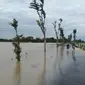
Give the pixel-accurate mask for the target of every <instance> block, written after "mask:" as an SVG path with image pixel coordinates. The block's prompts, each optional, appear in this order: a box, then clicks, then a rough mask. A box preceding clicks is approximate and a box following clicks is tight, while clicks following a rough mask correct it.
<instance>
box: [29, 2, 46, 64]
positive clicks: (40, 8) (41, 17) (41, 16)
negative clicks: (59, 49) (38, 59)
mask: <svg viewBox="0 0 85 85" xmlns="http://www.w3.org/2000/svg"><path fill="white" fill-rule="evenodd" d="M30 8H32V9H35V10H36V11H37V14H38V16H39V20H36V21H37V24H38V26H39V27H40V29H41V31H42V33H43V36H44V63H45V64H46V28H45V19H46V13H45V11H44V0H38V1H37V0H33V2H32V3H30Z"/></svg>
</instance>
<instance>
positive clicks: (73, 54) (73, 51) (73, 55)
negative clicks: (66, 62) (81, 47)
mask: <svg viewBox="0 0 85 85" xmlns="http://www.w3.org/2000/svg"><path fill="white" fill-rule="evenodd" d="M72 58H73V60H74V61H76V57H75V50H72Z"/></svg>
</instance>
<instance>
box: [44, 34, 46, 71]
mask: <svg viewBox="0 0 85 85" xmlns="http://www.w3.org/2000/svg"><path fill="white" fill-rule="evenodd" d="M44 71H46V33H44Z"/></svg>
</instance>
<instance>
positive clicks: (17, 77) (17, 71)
mask: <svg viewBox="0 0 85 85" xmlns="http://www.w3.org/2000/svg"><path fill="white" fill-rule="evenodd" d="M20 80H21V64H20V62H16V67H15V69H14V83H15V85H20Z"/></svg>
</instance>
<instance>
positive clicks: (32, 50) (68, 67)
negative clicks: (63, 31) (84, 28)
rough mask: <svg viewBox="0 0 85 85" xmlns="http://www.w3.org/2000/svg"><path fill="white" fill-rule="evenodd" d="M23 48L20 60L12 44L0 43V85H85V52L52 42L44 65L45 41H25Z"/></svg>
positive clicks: (48, 45) (48, 46)
mask: <svg viewBox="0 0 85 85" xmlns="http://www.w3.org/2000/svg"><path fill="white" fill-rule="evenodd" d="M21 47H22V50H23V52H22V54H21V57H22V58H21V62H20V63H19V62H16V59H15V54H14V53H13V46H12V44H11V43H0V48H1V49H0V85H85V53H84V51H81V50H79V49H76V50H75V51H74V50H72V49H69V50H67V49H66V47H65V46H60V47H59V48H56V44H52V43H49V44H47V56H46V59H47V61H46V65H44V57H43V56H44V55H43V43H23V44H21ZM44 66H46V68H44Z"/></svg>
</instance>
